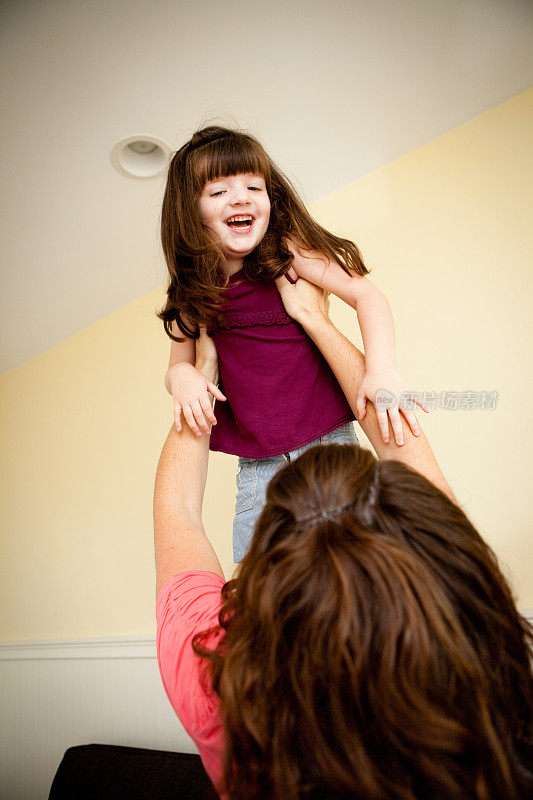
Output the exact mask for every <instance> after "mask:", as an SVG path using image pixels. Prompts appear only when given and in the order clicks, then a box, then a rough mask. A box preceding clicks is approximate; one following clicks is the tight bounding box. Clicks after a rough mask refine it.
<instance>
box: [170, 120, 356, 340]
mask: <svg viewBox="0 0 533 800" xmlns="http://www.w3.org/2000/svg"><path fill="white" fill-rule="evenodd" d="M243 172H244V173H246V172H254V173H257V174H260V175H262V176H263V178H264V179H265V182H266V187H267V192H268V195H269V198H270V204H271V212H270V223H269V226H268V229H267V232H266V234H265V236H264V237H263V239H262V240H261V242H260V243H259V244H258V246H257V247H256V248H255V249H254V251H253V252H252V253H250V255H249V256H247V257H246V258H245V260H244V274H245V275H246V276H247V277H248V278H249V279H250V280H254V281H269V280H274V278H278V277H279V276H280V275H283V274H284V273H285V272H287V270H288V269H289V268H290V265H291V263H292V260H293V255H292V253H291V252H290V251H289V249H288V248H287V244H286V242H285V241H284V239H287V238H290V239H291V240H293V241H295V242H298V243H299V244H300V245H303V247H304V248H306V249H310V250H314V251H318V252H320V253H322V254H324V255H325V256H328V257H330V258H332V259H334V260H336V261H337V262H338V263H339V264H340V265H341V266H342V268H343V269H344V270H345V272H347V273H348V274H353V273H357V274H358V275H366V273H367V272H368V270H367V268H366V267H365V265H364V263H363V259H362V256H361V253H360V252H359V249H358V248H357V247H356V245H355V244H354V243H353V242H350V241H349V240H348V239H342V238H340V237H338V236H334V235H333V234H332V233H329V232H328V231H327V230H325V228H322V227H321V226H320V225H319V224H318V223H317V222H315V220H314V219H313V218H312V217H311V216H310V214H309V212H308V211H307V209H306V208H305V206H304V204H303V202H302V201H301V200H300V198H299V197H298V194H297V192H296V190H295V189H294V187H293V186H292V185H291V183H290V181H289V180H288V179H287V178H286V177H285V176H284V175H283V173H282V172H281V170H280V169H279V168H278V167H277V166H276V165H275V164H274V162H273V161H272V160H271V159H270V158H269V156H268V155H267V154H266V152H265V150H264V148H263V146H262V145H261V144H260V142H259V141H258V140H257V139H255V138H254V137H253V136H250V134H247V133H243V132H240V131H237V130H231V129H229V128H221V127H218V126H215V125H212V126H209V127H207V128H203V129H201V130H199V131H196V133H195V134H194V135H193V136H192V138H191V139H190V141H188V142H187V143H186V144H184V145H183V147H181V148H180V149H179V150H178V151H177V152H176V153H175V154H174V157H173V158H172V161H171V162H170V166H169V170H168V178H167V185H166V188H165V195H164V199H163V209H162V214H161V241H162V245H163V252H164V254H165V260H166V262H167V266H168V271H169V276H170V281H169V285H168V289H167V301H166V305H165V307H164V308H163V309H162V311H161V312H160V313H159V314H158V316H159V317H160V319H162V320H163V324H164V327H165V331H166V332H167V334H168V335H169V336H170V338H171V339H174V340H175V341H183V338H180V337H176V336H174V335H173V333H172V323H173V322H174V321H175V322H176V323H177V326H178V328H179V329H180V331H181V332H182V333H183V334H184V336H188V337H191V338H196V337H197V336H198V326H199V325H209V324H212V323H213V322H214V321H216V319H217V318H218V316H219V314H220V313H221V311H222V308H223V296H224V287H225V286H226V285H227V278H226V276H225V272H224V264H225V259H224V255H223V253H222V250H221V248H220V244H219V242H218V241H217V240H216V239H215V237H214V236H213V235H212V234H211V232H210V231H209V229H208V228H206V227H205V226H204V225H202V222H201V219H200V214H199V210H198V200H199V197H200V194H201V192H202V190H203V187H204V186H205V183H206V181H209V180H215V179H216V178H220V177H224V176H227V175H236V174H238V173H243Z"/></svg>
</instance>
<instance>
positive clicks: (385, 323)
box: [287, 242, 427, 445]
mask: <svg viewBox="0 0 533 800" xmlns="http://www.w3.org/2000/svg"><path fill="white" fill-rule="evenodd" d="M287 244H288V246H289V249H290V250H291V252H292V253H293V255H294V260H293V263H292V266H293V268H294V270H295V271H296V273H297V274H298V275H299V276H301V277H302V278H305V279H306V280H308V281H310V282H311V283H314V284H315V285H316V286H320V287H321V288H323V289H324V290H326V291H327V292H332V293H333V294H335V295H336V296H337V297H340V299H341V300H344V302H345V303H348V305H350V306H351V307H352V308H354V309H355V311H356V312H357V317H358V320H359V326H360V328H361V334H362V337H363V344H364V348H365V360H366V370H365V376H364V378H363V380H362V382H361V385H360V387H359V392H358V395H357V403H356V409H357V416H358V419H359V420H362V419H363V418H364V416H365V414H366V401H367V398H368V399H369V400H370V401H371V402H372V403H374V405H375V407H376V412H377V418H378V423H379V426H380V429H381V435H382V437H383V441H384V442H385V443H387V442H388V441H389V420H388V419H387V412H388V416H389V418H390V422H391V426H392V430H393V433H394V436H395V439H396V443H397V444H398V445H402V444H403V441H404V437H403V434H402V425H401V420H400V414H399V409H400V407H401V411H402V413H403V415H404V416H405V418H406V420H407V422H408V423H409V426H410V428H411V430H412V432H413V433H414V435H415V436H418V435H419V434H420V427H419V425H418V421H417V419H416V416H415V414H414V412H413V411H412V409H411V408H409V407H407V405H406V404H405V403H403V404H402V405H401V406H400V400H402V399H405V398H407V396H410V393H409V392H408V390H407V386H406V384H405V382H404V381H403V379H402V377H401V375H400V373H399V372H398V369H397V367H396V339H395V334H394V320H393V318H392V312H391V308H390V305H389V302H388V300H387V298H386V297H385V295H384V294H383V292H381V291H380V290H379V289H378V288H377V286H375V285H374V284H373V283H372V282H371V281H370V280H369V279H368V278H367V277H366V276H361V275H348V274H347V273H346V272H345V271H344V270H343V269H342V267H341V266H340V265H339V264H337V262H336V261H333V260H331V259H330V258H328V257H327V256H326V255H323V254H322V253H316V252H313V251H305V250H303V249H301V250H298V249H297V248H296V247H295V245H294V244H293V243H292V242H288V243H287ZM415 402H418V401H416V400H415ZM418 404H419V405H420V406H421V407H422V408H424V410H427V409H426V408H425V407H424V405H423V404H422V403H418Z"/></svg>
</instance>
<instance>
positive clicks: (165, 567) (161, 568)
mask: <svg viewBox="0 0 533 800" xmlns="http://www.w3.org/2000/svg"><path fill="white" fill-rule="evenodd" d="M195 368H196V369H197V370H199V371H200V372H202V373H203V374H204V375H205V376H206V378H207V380H211V381H214V380H216V374H217V371H218V362H217V352H216V349H215V346H214V344H213V342H212V340H211V339H210V338H209V337H208V336H207V334H206V332H205V330H203V329H201V330H200V338H199V339H198V340H197V342H196V362H195ZM208 457H209V437H207V436H202V437H198V436H196V435H195V434H194V433H193V432H191V430H190V428H189V427H188V426H187V425H185V426H184V427H183V429H182V430H181V431H180V432H178V431H177V429H176V427H175V426H172V428H171V430H170V433H169V434H168V436H167V440H166V442H165V444H164V446H163V451H162V453H161V457H160V459H159V464H158V467H157V473H156V478H155V490H154V536H155V563H156V591H157V592H159V589H160V588H161V586H163V584H164V583H165V582H166V581H167V580H168V579H169V578H171V577H172V575H176V574H177V573H178V572H184V571H185V570H194V569H198V570H206V571H208V572H216V573H217V574H219V575H222V577H224V573H223V572H222V567H221V566H220V563H219V561H218V558H217V556H216V553H215V551H214V550H213V547H212V546H211V543H210V542H209V540H208V538H207V536H206V535H205V530H204V526H203V523H202V504H203V499H204V490H205V481H206V476H207V461H208Z"/></svg>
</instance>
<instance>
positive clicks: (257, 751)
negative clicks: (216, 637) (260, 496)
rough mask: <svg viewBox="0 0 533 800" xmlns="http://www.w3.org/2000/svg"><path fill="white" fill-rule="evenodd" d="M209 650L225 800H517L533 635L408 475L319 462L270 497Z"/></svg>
mask: <svg viewBox="0 0 533 800" xmlns="http://www.w3.org/2000/svg"><path fill="white" fill-rule="evenodd" d="M219 620H220V625H221V627H222V628H223V629H224V632H225V633H224V636H223V637H222V639H221V640H220V642H219V644H218V646H217V647H216V649H215V650H213V649H211V648H210V646H209V637H210V635H211V633H212V632H209V631H208V632H206V633H204V634H201V635H199V636H197V637H196V638H195V642H194V647H195V650H196V652H197V653H198V654H199V655H201V656H204V657H206V658H207V662H206V666H207V667H208V669H207V672H206V679H208V680H209V682H210V683H212V684H213V686H214V688H215V690H216V691H217V692H218V694H219V695H220V698H221V704H222V714H223V721H224V731H225V741H226V752H225V779H226V783H227V788H228V793H229V796H230V797H231V798H233V800H258V799H259V798H261V800H267V798H268V800H281V798H283V800H297V799H298V800H300V799H302V800H303V798H306V800H307V798H312V800H344V798H346V799H347V798H350V800H467V799H468V800H511V798H513V800H518V799H519V798H525V797H526V796H531V795H528V791H531V789H532V788H533V782H532V775H533V773H532V768H533V742H532V710H533V678H532V674H531V667H530V663H529V660H528V655H529V654H528V649H529V648H530V647H531V643H532V641H533V635H532V629H531V626H529V624H528V623H527V622H526V621H525V620H524V619H522V618H521V616H520V615H519V613H518V612H517V610H516V607H515V604H514V602H513V597H512V594H511V591H510V589H509V587H508V585H507V582H506V580H505V578H504V577H503V575H502V573H501V572H500V569H499V567H498V564H497V561H496V558H495V556H494V554H493V552H492V551H491V549H490V548H489V547H488V545H487V544H486V543H485V542H484V541H483V539H482V538H481V536H480V535H479V534H478V533H477V531H476V530H475V529H474V527H473V526H472V525H471V523H470V522H469V521H468V519H467V518H466V516H465V515H464V514H463V512H462V511H461V510H460V508H458V507H457V506H456V505H454V504H453V503H452V502H451V501H450V500H449V499H448V498H447V497H446V496H445V495H444V494H443V493H441V492H440V491H439V490H438V489H437V488H435V487H434V486H433V485H432V484H431V483H430V482H429V481H427V480H426V479H425V478H423V477H422V476H420V475H419V474H418V473H416V472H415V471H413V470H411V469H409V468H408V467H406V466H405V465H403V464H401V463H399V462H394V461H385V462H381V463H380V464H379V465H378V464H377V462H376V460H375V459H374V457H373V456H372V455H371V454H370V453H369V452H368V451H366V450H364V449H360V448H358V447H356V446H353V445H329V446H327V447H315V448H312V449H310V450H308V451H307V452H305V453H304V454H303V455H302V456H300V458H298V459H297V460H296V461H294V462H292V463H289V464H287V465H286V466H285V467H284V468H283V469H282V470H281V471H280V472H279V473H278V474H277V475H276V476H275V477H274V478H273V479H272V481H271V483H270V484H269V487H268V491H267V502H266V506H265V508H264V510H263V512H262V514H261V516H260V518H259V520H258V522H257V526H256V530H255V533H254V538H253V541H252V545H251V548H250V550H249V552H248V554H247V556H246V557H245V559H244V561H242V563H241V565H240V568H239V572H238V575H237V577H236V579H235V580H232V581H229V582H228V583H226V584H225V586H224V589H223V607H222V610H221V612H220V617H219Z"/></svg>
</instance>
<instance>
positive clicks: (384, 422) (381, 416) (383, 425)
mask: <svg viewBox="0 0 533 800" xmlns="http://www.w3.org/2000/svg"><path fill="white" fill-rule="evenodd" d="M376 416H377V418H378V425H379V429H380V431H381V438H382V439H383V441H384V442H385V444H388V443H389V439H390V436H389V419H388V417H387V412H386V411H376Z"/></svg>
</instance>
